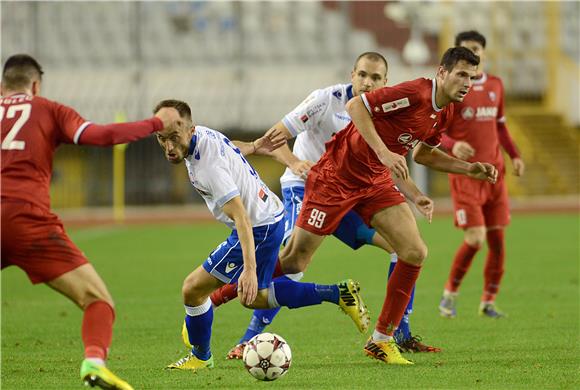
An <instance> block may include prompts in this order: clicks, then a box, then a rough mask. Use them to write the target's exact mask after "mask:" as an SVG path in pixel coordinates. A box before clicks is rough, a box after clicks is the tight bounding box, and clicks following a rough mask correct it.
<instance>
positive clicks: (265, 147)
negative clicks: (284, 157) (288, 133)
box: [253, 127, 286, 155]
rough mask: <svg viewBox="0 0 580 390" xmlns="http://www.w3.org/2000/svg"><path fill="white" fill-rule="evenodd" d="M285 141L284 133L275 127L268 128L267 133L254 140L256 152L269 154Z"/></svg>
mask: <svg viewBox="0 0 580 390" xmlns="http://www.w3.org/2000/svg"><path fill="white" fill-rule="evenodd" d="M285 143H286V137H285V136H284V134H283V133H282V132H281V131H280V130H278V129H277V128H275V127H273V128H271V129H270V130H268V131H267V132H266V134H264V135H263V136H261V137H260V138H258V139H257V140H255V141H254V142H253V144H254V153H255V154H265V155H268V154H269V153H270V152H272V151H274V150H276V149H278V148H279V147H280V146H282V145H284V144H285Z"/></svg>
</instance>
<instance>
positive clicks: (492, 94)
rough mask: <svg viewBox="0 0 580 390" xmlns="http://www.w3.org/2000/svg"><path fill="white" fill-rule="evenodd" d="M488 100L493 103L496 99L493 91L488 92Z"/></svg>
mask: <svg viewBox="0 0 580 390" xmlns="http://www.w3.org/2000/svg"><path fill="white" fill-rule="evenodd" d="M488 94H489V98H490V99H491V101H492V102H495V98H496V97H497V95H496V94H495V92H493V91H489V92H488Z"/></svg>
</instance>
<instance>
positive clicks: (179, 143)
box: [157, 121, 194, 164]
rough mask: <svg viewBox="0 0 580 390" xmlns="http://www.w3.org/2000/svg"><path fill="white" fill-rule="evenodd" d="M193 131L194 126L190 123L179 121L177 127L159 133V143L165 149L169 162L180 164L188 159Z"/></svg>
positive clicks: (167, 128) (170, 127)
mask: <svg viewBox="0 0 580 390" xmlns="http://www.w3.org/2000/svg"><path fill="white" fill-rule="evenodd" d="M193 131H194V128H193V125H192V124H191V123H189V121H178V122H177V123H176V124H175V125H173V126H169V127H166V128H165V129H163V130H161V131H159V132H158V133H157V142H159V145H160V146H161V149H163V152H164V153H165V158H166V159H167V161H169V162H170V163H173V164H179V163H181V162H182V161H183V159H184V158H186V157H187V154H188V152H189V143H190V142H191V136H192V135H193Z"/></svg>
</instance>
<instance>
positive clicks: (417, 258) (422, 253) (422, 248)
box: [397, 242, 428, 264]
mask: <svg viewBox="0 0 580 390" xmlns="http://www.w3.org/2000/svg"><path fill="white" fill-rule="evenodd" d="M397 254H398V255H399V257H400V258H401V259H404V260H405V261H406V262H408V263H412V264H422V263H423V261H425V259H426V258H427V254H428V250H427V246H426V245H425V244H424V243H422V242H421V243H416V244H415V245H410V246H408V247H407V248H403V250H401V251H398V252H397Z"/></svg>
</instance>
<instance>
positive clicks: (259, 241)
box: [203, 218, 284, 290]
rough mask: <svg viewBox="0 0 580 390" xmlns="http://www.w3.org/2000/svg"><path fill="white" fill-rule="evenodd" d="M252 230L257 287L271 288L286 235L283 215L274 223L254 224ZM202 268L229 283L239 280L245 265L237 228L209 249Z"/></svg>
mask: <svg viewBox="0 0 580 390" xmlns="http://www.w3.org/2000/svg"><path fill="white" fill-rule="evenodd" d="M252 231H253V232H254V244H255V245H256V273H257V276H258V289H259V290H261V289H264V288H268V286H269V285H270V282H271V281H272V274H273V273H274V268H275V267H276V260H277V259H278V252H279V251H280V245H281V244H282V238H284V218H282V219H281V220H280V221H279V222H276V223H273V224H271V225H266V226H259V227H255V228H253V229H252ZM203 268H204V269H205V270H206V271H207V272H209V273H210V274H211V275H212V276H214V277H215V278H217V279H219V280H221V281H222V282H224V283H226V284H228V283H229V284H231V283H236V282H237V281H238V277H239V276H240V273H241V272H242V270H243V269H244V257H243V255H242V246H241V244H240V240H239V238H238V231H237V230H233V231H232V234H230V236H229V237H228V238H227V240H225V241H224V242H222V243H221V244H220V245H219V246H218V247H217V248H216V249H215V250H214V251H213V252H212V253H210V255H209V257H208V258H207V260H206V261H205V262H204V263H203Z"/></svg>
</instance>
